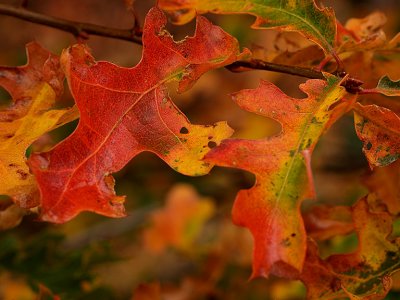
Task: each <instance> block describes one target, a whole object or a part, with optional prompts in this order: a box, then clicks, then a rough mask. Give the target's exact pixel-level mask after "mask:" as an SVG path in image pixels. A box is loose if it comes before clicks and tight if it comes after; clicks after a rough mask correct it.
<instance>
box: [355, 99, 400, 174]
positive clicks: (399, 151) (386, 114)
mask: <svg viewBox="0 0 400 300" xmlns="http://www.w3.org/2000/svg"><path fill="white" fill-rule="evenodd" d="M354 122H355V127H356V132H357V135H358V137H359V138H360V140H361V141H362V142H363V143H364V147H363V151H364V154H365V156H366V157H367V159H368V162H369V164H370V166H371V168H372V167H373V166H387V165H389V164H391V163H393V162H394V161H396V160H397V159H398V158H399V157H400V117H399V116H398V115H396V114H395V113H394V112H392V111H391V110H389V109H387V108H384V107H380V106H377V105H362V104H360V103H356V105H355V106H354Z"/></svg>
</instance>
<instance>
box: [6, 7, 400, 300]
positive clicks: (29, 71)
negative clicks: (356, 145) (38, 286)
mask: <svg viewBox="0 0 400 300" xmlns="http://www.w3.org/2000/svg"><path fill="white" fill-rule="evenodd" d="M158 6H159V8H153V9H151V10H150V11H149V13H148V15H147V17H146V20H145V24H144V28H143V38H142V40H143V55H142V59H141V61H140V63H139V64H138V65H137V66H135V67H133V68H122V67H118V66H116V65H114V64H111V63H109V62H96V61H95V59H94V58H93V56H92V55H91V54H90V50H89V49H88V47H87V46H85V45H83V44H77V45H73V46H71V47H69V48H68V49H66V50H64V51H63V53H62V55H61V57H60V58H59V57H57V56H56V55H53V54H51V53H49V52H48V51H46V50H44V49H42V48H41V47H40V46H39V45H37V44H35V43H32V44H29V45H28V46H27V54H28V63H27V65H25V66H22V67H1V68H0V84H1V85H2V86H3V87H4V88H5V89H7V91H8V92H9V93H10V95H11V96H12V99H13V102H12V104H11V105H10V106H9V107H7V108H6V109H4V110H2V111H0V128H1V133H0V177H1V184H0V194H2V195H7V196H9V197H11V198H12V199H13V201H14V202H15V205H16V206H17V207H20V208H23V209H32V208H36V207H39V213H40V218H41V219H42V220H45V221H49V222H53V223H63V222H66V221H68V220H70V219H72V218H74V217H75V216H76V215H77V214H79V213H80V212H82V211H92V212H96V213H98V214H102V215H105V216H110V217H122V216H124V215H125V210H124V205H123V202H124V197H123V196H117V195H116V194H115V191H114V179H113V177H112V176H111V174H112V173H115V172H117V171H119V170H121V169H122V168H123V167H124V166H125V165H126V164H127V163H128V162H129V161H130V160H131V159H132V158H133V157H135V156H136V155H138V154H139V153H141V152H143V151H150V152H153V153H155V154H156V155H157V156H158V157H160V158H161V159H162V160H164V161H165V162H166V163H167V164H168V165H170V166H171V167H172V168H173V169H175V170H176V171H177V172H180V173H182V174H185V175H190V176H200V175H204V174H207V173H208V172H209V171H210V170H211V168H212V167H213V166H215V165H217V166H226V167H232V168H239V169H243V170H247V171H249V172H252V173H254V174H255V176H256V183H255V185H254V186H253V187H252V188H251V189H248V190H242V191H240V192H239V194H238V196H237V198H236V200H235V202H234V206H233V221H234V223H235V224H237V225H240V226H244V227H247V228H248V229H249V230H250V231H251V233H252V235H253V237H254V243H255V245H254V255H253V274H252V277H258V276H264V277H268V276H269V275H270V274H273V275H277V276H280V277H285V278H290V279H298V280H301V281H303V282H304V284H305V285H306V287H307V290H308V298H310V299H336V298H342V297H350V298H352V299H379V298H383V297H384V296H385V295H386V294H387V292H388V291H389V289H390V286H391V280H390V275H391V274H393V273H394V272H395V271H397V270H398V269H399V267H400V266H399V255H400V254H399V253H400V252H399V247H400V240H399V239H395V238H393V237H391V230H392V223H393V221H394V220H395V218H396V216H397V215H398V214H399V212H400V206H399V200H400V199H399V184H398V183H399V164H398V163H397V162H396V160H397V159H398V158H399V157H400V131H399V128H400V117H399V115H398V114H399V113H400V107H399V104H398V101H393V100H390V98H384V100H382V99H383V98H381V97H379V94H381V95H385V96H388V97H391V96H400V83H399V82H396V81H393V80H392V79H390V78H396V79H397V78H399V77H400V74H398V70H399V68H398V66H399V61H398V52H399V51H400V35H397V36H395V37H394V38H393V39H392V40H386V37H385V35H384V33H383V31H382V30H381V27H382V25H383V21H381V19H382V16H381V15H380V14H373V15H370V16H369V17H367V18H365V19H353V20H350V21H349V22H348V23H347V24H346V26H342V25H341V24H339V23H338V22H337V21H336V19H335V15H334V12H333V11H332V10H331V9H327V8H319V7H317V6H316V4H315V3H314V1H312V0H298V1H273V0H271V1H261V0H248V1H244V0H232V1H222V0H209V1H198V0H160V1H159V2H158ZM161 9H163V10H165V11H167V12H168V14H169V15H171V18H172V20H174V21H175V22H176V23H186V22H188V21H190V20H191V19H192V18H193V17H194V16H195V15H196V12H197V13H200V14H201V13H205V12H211V13H217V14H250V15H254V16H256V21H255V22H254V24H253V28H255V29H264V28H275V29H278V30H282V31H296V32H298V33H300V34H302V35H303V36H305V37H306V38H308V39H310V40H311V41H312V42H313V43H315V45H313V46H310V47H308V48H306V49H300V50H298V51H297V52H294V53H291V54H290V56H289V55H288V53H281V54H279V55H277V56H276V57H275V58H274V59H273V61H274V62H281V61H285V62H286V63H289V64H292V65H293V66H297V65H301V66H303V67H304V66H306V67H309V68H319V69H322V68H323V69H324V70H325V71H326V72H324V73H323V74H324V77H325V79H310V80H308V81H307V82H305V83H304V84H301V85H300V90H301V91H303V92H304V93H305V94H306V95H307V97H306V98H304V99H297V98H293V97H289V96H288V95H286V94H285V93H283V92H282V91H281V90H280V89H279V88H278V87H276V86H275V85H274V84H272V83H270V82H267V81H261V82H260V84H259V86H258V87H257V88H256V89H248V90H242V91H239V92H236V93H234V94H233V95H232V99H233V101H234V102H235V103H236V104H237V105H238V106H240V107H241V108H242V109H244V110H247V111H249V112H252V113H255V114H258V115H261V116H264V117H266V118H272V119H274V120H276V121H278V122H279V123H280V124H281V126H282V128H281V131H280V132H279V133H278V134H277V135H275V136H272V137H269V138H265V139H260V140H244V139H229V137H230V136H231V135H232V133H233V131H232V129H231V128H230V127H229V126H228V125H227V124H226V122H219V123H216V124H212V125H205V126H200V125H193V124H191V123H189V121H188V120H187V118H186V117H185V116H184V115H183V113H182V112H181V111H180V110H179V109H178V108H177V107H176V106H175V104H174V103H173V102H172V100H171V99H170V98H169V96H168V92H167V85H168V84H169V83H170V82H174V81H175V82H178V84H179V85H178V92H185V91H187V90H188V89H190V88H191V87H192V85H193V84H194V83H195V82H196V80H197V79H198V78H199V77H200V76H201V75H203V74H204V73H206V72H208V71H210V70H213V69H217V68H221V67H224V66H227V65H230V64H232V63H234V62H236V61H238V60H251V59H252V54H251V52H250V51H249V50H247V49H244V50H243V51H242V52H241V51H240V49H239V44H238V42H237V40H236V39H235V38H234V37H233V36H231V35H229V34H227V33H226V32H224V31H223V30H222V29H221V28H219V27H218V26H215V25H212V24H211V23H210V22H209V21H208V20H207V19H206V18H204V17H202V16H198V17H197V26H196V32H195V35H194V36H193V37H189V38H186V39H184V40H183V41H180V42H175V41H174V40H173V38H172V36H171V35H170V34H169V33H168V32H167V31H166V30H165V28H164V27H165V25H166V22H167V19H166V17H165V15H164V13H163V12H162V10H161ZM379 17H381V18H379ZM371 24H372V25H371ZM319 49H322V51H320V50H319ZM307 53H312V56H311V55H310V54H309V55H307ZM315 53H316V54H317V55H314V54H315ZM299 62H300V63H299ZM343 66H344V67H345V69H346V71H347V72H348V73H349V74H350V75H351V76H355V77H357V78H359V79H361V80H362V81H364V82H365V84H366V86H368V87H372V88H369V89H364V88H361V87H359V86H358V85H357V84H356V85H354V86H353V85H352V82H355V81H354V80H353V79H351V78H349V76H348V75H346V74H345V72H343V71H344V70H343V69H342V68H343ZM335 68H337V69H338V70H337V72H334V71H335ZM360 70H362V71H360ZM328 72H330V73H328ZM387 75H390V76H391V77H388V76H387ZM64 76H65V77H66V79H67V81H68V85H69V89H70V91H71V93H72V95H73V97H74V99H75V102H76V107H73V108H71V109H61V110H60V109H55V108H54V106H55V102H56V100H57V99H58V98H59V97H60V95H61V94H62V90H63V80H64ZM393 99H396V98H393ZM350 111H353V112H354V120H355V129H356V132H357V135H358V136H359V138H360V140H361V141H362V142H363V144H364V148H363V151H364V153H365V156H366V158H367V159H368V162H369V164H370V167H371V169H373V170H374V171H373V173H372V175H371V176H370V178H369V179H368V180H367V182H366V186H367V187H368V188H369V190H370V193H369V194H368V195H367V196H365V197H363V198H362V199H360V200H359V201H357V202H356V203H355V204H354V205H353V206H352V207H335V208H327V207H317V208H316V209H314V210H312V211H310V212H302V211H301V204H302V203H303V201H304V200H305V199H307V198H313V197H314V186H313V177H312V171H311V165H310V163H311V157H312V154H313V150H314V148H315V146H316V144H317V143H318V141H319V139H320V137H321V136H322V135H323V134H324V132H326V131H327V130H328V129H329V128H330V127H331V126H332V124H334V123H335V122H336V121H337V120H338V119H339V118H340V117H342V116H343V115H344V114H346V113H348V112H350ZM78 117H79V124H78V127H77V129H76V130H75V131H74V132H73V133H72V134H71V135H70V136H69V137H67V138H66V139H65V140H63V141H62V142H60V143H59V144H58V145H56V146H55V147H54V148H52V149H51V150H50V151H46V152H36V153H33V154H32V155H31V156H30V157H29V159H28V160H27V159H26V157H25V152H26V150H27V148H28V147H29V146H30V145H31V144H32V143H33V142H34V141H35V140H37V139H38V138H39V137H40V136H42V135H43V134H45V133H46V132H49V131H51V130H53V129H55V128H57V127H59V126H62V125H64V124H66V123H68V122H71V121H73V120H75V119H77V118H78ZM382 182H383V183H382ZM209 209H210V208H207V207H206V208H204V211H201V212H200V215H198V218H199V220H200V221H201V219H202V218H203V217H204V216H207V214H208V210H209ZM203 214H204V215H203ZM311 216H312V217H311ZM155 222H160V227H163V225H162V224H163V221H162V217H160V219H159V221H157V220H156V221H155ZM326 223H328V224H329V225H328V226H327V225H326ZM194 224H196V220H195V221H194ZM352 231H355V232H356V233H357V236H358V241H359V244H358V248H357V250H356V251H355V252H354V253H349V254H341V255H333V256H330V257H328V258H325V259H322V258H321V257H320V255H319V253H318V247H317V245H316V243H315V241H318V240H324V239H327V238H329V237H331V236H332V235H335V234H346V233H349V232H352ZM148 238H149V240H150V239H151V233H149V234H148Z"/></svg>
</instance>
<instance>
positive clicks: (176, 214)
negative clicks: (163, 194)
mask: <svg viewBox="0 0 400 300" xmlns="http://www.w3.org/2000/svg"><path fill="white" fill-rule="evenodd" d="M214 210H215V207H214V203H213V202H212V201H211V200H210V199H201V198H200V196H199V195H198V194H197V192H196V190H195V189H194V188H193V187H192V186H190V185H185V184H179V185H176V186H174V187H173V189H172V190H171V191H170V192H169V194H168V196H167V203H166V207H165V208H163V209H161V210H157V211H155V212H153V213H152V216H151V219H152V222H151V226H150V227H149V228H148V229H147V230H146V231H144V242H145V245H146V247H147V248H148V249H149V250H151V251H153V252H155V253H160V252H162V251H163V250H164V249H165V248H166V247H167V246H174V247H176V248H177V249H180V250H183V251H188V252H189V253H190V252H193V251H195V250H194V248H195V246H194V245H195V242H196V239H197V238H198V237H199V234H200V233H201V231H202V229H203V226H204V224H205V222H206V221H207V220H208V219H209V218H210V217H211V216H212V214H213V212H214Z"/></svg>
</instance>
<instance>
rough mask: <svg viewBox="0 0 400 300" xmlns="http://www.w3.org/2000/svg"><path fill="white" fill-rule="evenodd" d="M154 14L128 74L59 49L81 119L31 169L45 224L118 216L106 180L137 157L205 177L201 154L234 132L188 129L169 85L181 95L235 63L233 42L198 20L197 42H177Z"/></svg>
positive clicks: (120, 211) (78, 50) (222, 126)
mask: <svg viewBox="0 0 400 300" xmlns="http://www.w3.org/2000/svg"><path fill="white" fill-rule="evenodd" d="M165 24H166V18H165V16H164V14H163V13H162V12H161V11H160V10H159V9H157V8H153V9H151V10H150V12H149V13H148V15H147V17H146V20H145V25H144V32H143V56H142V59H141V61H140V63H139V64H138V65H137V66H135V67H133V68H123V67H118V66H116V65H113V64H111V63H108V62H96V61H95V60H94V58H93V57H92V56H91V55H90V53H89V51H88V49H87V47H85V46H84V45H75V46H73V47H71V48H69V49H68V50H66V51H64V53H63V55H62V63H63V66H64V68H65V71H66V74H67V79H68V82H69V86H70V89H71V91H72V94H73V96H74V98H75V100H76V103H77V106H78V108H79V110H80V113H81V119H80V122H79V124H78V127H77V129H76V130H75V132H74V133H73V134H72V135H71V136H70V137H68V138H67V139H66V140H64V141H63V142H61V143H60V144H59V145H57V146H56V147H55V148H54V149H52V150H51V151H49V152H47V153H41V154H34V155H32V156H31V160H30V164H31V167H32V170H33V173H34V174H35V176H36V177H37V181H38V184H39V188H40V193H41V197H42V198H41V199H42V216H41V217H42V219H43V220H47V221H51V222H59V223H61V222H65V221H68V220H70V219H71V218H73V217H74V216H75V215H77V214H78V213H79V212H82V211H92V212H96V213H99V214H102V215H106V216H110V217H122V216H124V215H125V211H124V206H123V202H124V197H123V196H116V195H115V191H114V189H113V186H114V180H113V177H112V176H111V175H110V174H111V173H114V172H117V171H118V170H120V169H121V168H123V167H124V166H125V165H126V164H127V163H128V162H129V161H130V160H131V159H132V158H133V157H134V156H136V155H137V154H139V153H141V152H143V151H151V152H153V153H155V154H157V155H158V156H159V157H160V158H162V159H163V160H164V161H165V162H167V163H168V164H169V165H170V166H171V167H172V168H174V169H175V170H176V171H179V172H181V173H183V174H186V175H192V176H197V175H203V174H206V173H208V171H209V170H210V169H211V168H212V165H211V164H210V163H206V162H204V161H202V158H203V156H204V155H205V154H206V153H207V152H208V151H209V150H210V148H212V147H214V146H216V145H217V144H219V143H220V141H221V140H222V139H224V138H227V137H229V136H230V135H231V134H232V130H231V129H230V128H229V127H228V125H227V124H226V122H219V123H217V124H214V125H212V126H200V125H192V124H190V123H189V122H188V120H187V119H186V117H185V116H184V115H183V114H182V113H181V112H180V111H179V109H178V108H177V107H176V106H175V105H174V104H173V103H172V101H171V100H170V99H169V97H168V94H167V90H166V83H169V82H172V81H178V82H179V88H178V91H181V92H182V91H185V90H187V89H188V88H190V87H191V85H192V84H194V82H195V81H196V80H197V79H198V78H199V77H200V76H201V75H202V74H203V73H205V72H206V71H209V70H211V69H215V68H219V67H222V66H224V65H227V64H230V63H232V62H234V61H236V60H237V59H238V58H239V57H241V54H240V52H239V45H238V42H237V40H236V39H235V38H233V37H231V36H230V35H228V34H227V33H225V32H224V31H223V30H222V29H220V28H219V27H217V26H214V25H212V24H211V23H210V22H209V21H207V20H206V19H205V18H203V17H199V18H198V19H197V28H196V33H195V36H194V37H190V38H186V39H185V40H183V41H180V42H174V40H173V38H172V36H171V35H170V34H169V33H168V32H167V31H166V30H165V29H164V26H165Z"/></svg>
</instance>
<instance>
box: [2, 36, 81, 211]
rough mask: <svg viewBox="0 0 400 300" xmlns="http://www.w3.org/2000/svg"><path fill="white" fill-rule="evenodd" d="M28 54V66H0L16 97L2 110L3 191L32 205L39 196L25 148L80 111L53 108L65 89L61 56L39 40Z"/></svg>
mask: <svg viewBox="0 0 400 300" xmlns="http://www.w3.org/2000/svg"><path fill="white" fill-rule="evenodd" d="M27 56H28V63H27V64H26V65H25V66H22V67H0V85H1V86H3V87H4V88H5V89H6V90H7V91H8V92H9V93H10V95H11V97H12V100H13V102H12V103H11V105H10V106H9V107H7V108H6V109H4V110H1V111H0V195H8V196H10V197H12V198H13V200H14V201H15V202H16V203H17V204H18V205H19V206H21V207H24V208H31V207H35V206H38V205H39V199H38V197H37V196H38V192H37V187H36V182H35V179H34V177H33V176H32V174H30V171H29V167H28V165H27V164H26V157H25V152H26V150H27V149H28V147H29V146H30V145H31V144H32V143H33V142H34V141H35V140H37V139H38V138H39V137H40V136H42V135H43V134H45V133H46V132H48V131H51V130H52V129H54V128H57V127H59V126H61V125H63V124H65V123H68V122H70V121H72V120H74V119H76V118H77V117H78V111H77V110H76V109H60V110H52V109H51V108H52V107H53V106H54V104H55V101H56V99H57V97H58V96H59V95H60V94H61V93H62V90H63V79H64V75H63V73H62V71H61V68H60V62H59V57H58V56H55V55H53V54H51V53H50V52H48V51H46V50H44V49H43V48H41V47H40V46H39V45H38V44H36V43H30V44H28V45H27Z"/></svg>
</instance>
